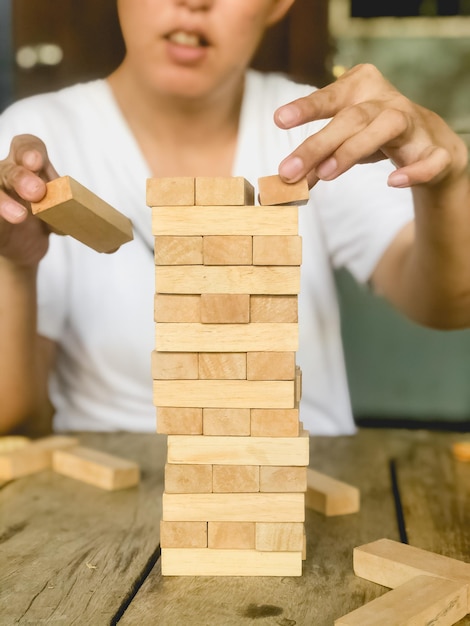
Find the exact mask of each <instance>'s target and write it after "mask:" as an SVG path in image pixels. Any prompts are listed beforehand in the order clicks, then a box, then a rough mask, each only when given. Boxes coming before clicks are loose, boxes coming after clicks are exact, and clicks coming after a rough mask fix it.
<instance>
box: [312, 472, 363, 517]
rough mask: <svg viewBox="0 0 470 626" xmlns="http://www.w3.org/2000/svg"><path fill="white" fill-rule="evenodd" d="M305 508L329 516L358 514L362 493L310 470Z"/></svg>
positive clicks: (339, 481)
mask: <svg viewBox="0 0 470 626" xmlns="http://www.w3.org/2000/svg"><path fill="white" fill-rule="evenodd" d="M305 506H306V507H307V508H308V509H313V510H314V511H318V512H319V513H323V515H327V516H332V515H346V514H348V513H357V512H358V511H359V508H360V492H359V489H358V488H357V487H353V486H352V485H348V483H345V482H343V481H341V480H336V479H335V478H332V477H331V476H327V475H326V474H322V473H321V472H317V471H316V470H314V469H312V468H308V470H307V493H306V496H305Z"/></svg>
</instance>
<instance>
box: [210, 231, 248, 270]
mask: <svg viewBox="0 0 470 626" xmlns="http://www.w3.org/2000/svg"><path fill="white" fill-rule="evenodd" d="M202 246H203V257H204V265H251V264H252V262H253V237H250V236H249V235H220V236H218V235H211V236H207V237H203V244H202Z"/></svg>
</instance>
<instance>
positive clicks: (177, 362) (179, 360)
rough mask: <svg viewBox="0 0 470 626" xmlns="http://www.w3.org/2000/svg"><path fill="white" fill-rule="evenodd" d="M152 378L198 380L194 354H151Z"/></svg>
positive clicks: (197, 366)
mask: <svg viewBox="0 0 470 626" xmlns="http://www.w3.org/2000/svg"><path fill="white" fill-rule="evenodd" d="M152 378H154V379H157V380H172V379H175V378H178V379H197V378H199V356H198V354H197V353H196V352H157V351H156V350H154V351H153V352H152Z"/></svg>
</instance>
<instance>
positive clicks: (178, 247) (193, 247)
mask: <svg viewBox="0 0 470 626" xmlns="http://www.w3.org/2000/svg"><path fill="white" fill-rule="evenodd" d="M202 263H203V256H202V237H169V236H163V237H155V265H202Z"/></svg>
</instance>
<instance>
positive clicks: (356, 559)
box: [353, 539, 470, 611]
mask: <svg viewBox="0 0 470 626" xmlns="http://www.w3.org/2000/svg"><path fill="white" fill-rule="evenodd" d="M353 565H354V573H355V574H356V576H360V577H361V578H366V579H367V580H370V581H372V582H375V583H378V584H379V585H383V586H384V587H391V588H392V589H394V588H395V587H399V586H400V585H403V584H404V583H406V582H407V581H409V580H411V579H412V578H415V577H416V576H420V575H422V574H424V575H428V576H436V577H438V578H446V579H448V580H453V581H455V582H458V583H462V584H464V585H467V588H468V589H469V592H468V599H467V611H470V563H465V562H463V561H458V560H457V559H452V558H450V557H447V556H443V555H441V554H435V553H434V552H428V551H427V550H422V549H421V548H415V547H414V546H409V545H406V544H404V543H400V542H398V541H392V540H391V539H379V540H377V541H373V542H372V543H368V544H365V545H362V546H359V547H357V548H354V551H353Z"/></svg>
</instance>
